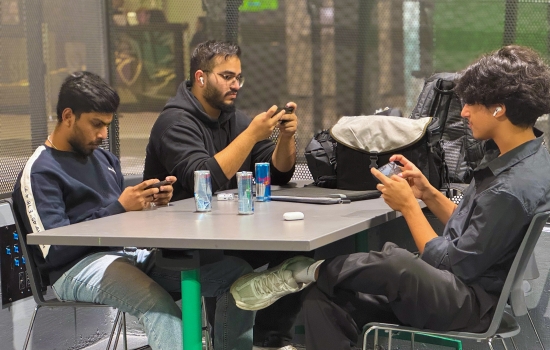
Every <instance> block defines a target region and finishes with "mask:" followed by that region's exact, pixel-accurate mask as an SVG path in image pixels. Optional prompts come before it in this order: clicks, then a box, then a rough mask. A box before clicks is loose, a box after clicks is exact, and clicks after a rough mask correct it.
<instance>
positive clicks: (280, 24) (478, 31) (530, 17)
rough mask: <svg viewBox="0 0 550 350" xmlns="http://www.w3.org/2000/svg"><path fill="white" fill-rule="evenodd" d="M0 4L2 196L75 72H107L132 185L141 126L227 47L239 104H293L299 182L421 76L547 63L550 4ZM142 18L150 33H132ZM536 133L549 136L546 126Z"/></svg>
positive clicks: (256, 108) (176, 0)
mask: <svg viewBox="0 0 550 350" xmlns="http://www.w3.org/2000/svg"><path fill="white" fill-rule="evenodd" d="M13 3H15V4H16V6H15V7H17V11H15V14H14V12H13V11H14V10H12V6H13V5H12V4H13ZM0 4H1V5H2V6H0V13H1V16H2V17H1V18H2V20H1V21H0V145H1V147H0V157H1V159H2V163H1V166H0V169H1V170H0V186H2V187H0V192H5V191H9V190H11V186H12V185H13V178H14V176H15V174H16V173H17V172H18V171H19V170H20V168H21V166H22V164H23V162H24V160H25V159H24V158H26V157H28V156H29V155H30V154H31V152H32V150H33V149H34V147H35V146H36V144H37V143H41V142H43V140H44V138H45V136H46V134H47V131H48V130H51V128H52V127H53V125H54V124H55V119H52V121H50V120H49V119H48V115H50V114H52V112H51V111H52V110H53V109H52V106H54V101H55V100H56V96H55V95H56V93H57V89H58V88H59V84H60V81H61V79H62V77H63V76H64V75H65V74H66V73H67V72H68V71H70V70H76V69H77V68H80V67H81V66H82V65H85V66H86V68H87V69H89V70H92V71H95V72H96V73H99V74H100V75H102V76H106V75H107V71H106V70H105V68H104V67H105V65H106V61H108V63H109V72H110V81H111V83H112V84H113V86H115V88H117V91H118V92H119V94H120V95H121V98H122V101H123V103H122V105H121V108H120V113H119V122H120V129H119V131H120V132H119V137H120V139H119V140H113V141H115V142H114V145H115V146H119V147H120V157H121V163H122V167H123V172H124V173H125V174H141V172H142V171H143V161H144V157H145V146H146V145H147V142H148V137H149V132H150V129H151V126H152V124H153V123H154V121H155V119H156V118H157V116H158V114H159V113H160V111H161V108H162V105H163V104H164V102H165V101H166V100H167V99H168V98H169V97H170V96H172V95H174V93H175V89H176V86H177V85H178V84H179V83H180V82H181V81H182V80H183V79H185V78H187V77H188V75H189V72H188V70H189V54H190V49H192V45H191V44H192V43H193V44H194V43H195V42H196V41H197V40H199V41H202V40H206V39H224V40H225V39H227V40H235V41H237V42H238V43H239V45H240V46H241V47H242V50H243V55H242V66H243V74H244V75H246V84H245V85H244V87H243V88H242V89H241V91H240V93H239V98H238V100H237V101H238V102H237V103H238V107H239V108H241V109H242V110H244V111H245V112H246V113H248V114H249V115H250V116H255V115H256V114H258V113H259V112H262V111H265V110H266V109H268V108H269V107H270V106H272V105H274V104H276V105H282V104H284V103H286V102H288V101H295V102H296V103H297V104H298V110H297V115H298V117H299V130H298V133H297V137H296V142H297V147H298V163H299V164H298V167H297V170H296V174H295V177H296V178H309V177H310V174H309V171H308V170H307V166H306V165H305V159H304V156H303V151H304V148H305V146H306V145H307V143H308V142H309V140H310V139H311V137H313V134H314V133H315V131H318V130H320V129H323V128H328V127H330V126H331V125H333V124H334V123H335V122H336V121H337V120H338V118H340V117H341V116H344V115H360V114H372V113H373V112H374V111H375V110H376V109H378V108H383V107H386V106H390V107H397V108H400V109H401V110H402V111H403V114H404V115H408V114H409V112H410V110H411V109H412V108H413V106H414V105H415V103H416V99H417V97H418V94H419V92H420V90H421V88H422V85H423V80H424V78H426V77H428V76H430V75H431V74H432V73H434V72H442V71H457V70H460V69H462V68H464V67H466V66H467V65H468V64H469V63H470V62H471V61H473V60H474V59H475V58H477V57H478V56H479V55H481V54H482V53H484V52H487V51H490V50H494V49H497V48H498V47H500V46H501V45H502V44H508V43H518V44H522V45H527V46H531V47H533V48H534V49H536V50H537V51H538V52H540V53H541V54H542V55H543V56H545V57H548V53H549V38H548V36H549V33H548V28H549V27H550V26H549V23H548V17H547V14H548V13H549V11H550V10H549V6H550V5H549V4H548V2H547V1H535V0H533V1H524V0H522V1H519V0H507V1H506V0H483V1H479V0H437V1H436V0H363V1H359V0H292V1H291V0H278V1H277V0H261V1H249V0H242V1H241V0H202V1H200V2H199V1H192V2H191V1H180V0H139V1H138V0H126V1H125V2H124V1H120V0H113V1H108V2H107V8H108V11H106V13H105V14H104V15H102V14H101V6H102V5H103V4H102V3H100V2H93V1H85V0H78V1H69V0H44V1H39V0H25V1H24V0H0ZM30 5H32V6H30ZM140 8H141V12H143V11H145V10H147V11H149V12H148V13H147V11H146V12H145V14H146V15H148V21H149V24H146V25H139V24H138V23H139V21H140V20H142V19H143V18H147V16H145V17H142V16H141V14H140V11H138V10H140ZM37 9H40V11H38V10H37ZM199 17H200V18H201V20H200V21H201V23H203V24H201V25H197V22H199ZM27 19H29V20H27ZM54 19H55V20H54ZM36 23H38V25H37V24H36ZM40 23H44V24H43V25H42V24H40ZM132 24H136V25H132ZM200 27H202V28H203V29H204V30H203V31H200V30H199V28H200ZM197 32H198V34H197ZM105 37H107V38H108V42H109V45H107V46H106V45H105V44H106V43H105V40H104V38H105ZM26 39H28V40H26ZM37 43H40V44H41V45H42V47H40V45H38V44H37ZM104 47H108V48H109V50H104ZM6 48H9V49H6ZM28 52H31V53H32V54H28ZM29 67H30V69H29ZM41 67H45V68H41ZM41 69H42V70H41ZM46 71H47V72H48V73H47V74H46ZM42 77H43V78H42ZM42 81H43V82H42ZM41 86H43V88H40V87H41ZM29 96H30V98H29ZM29 101H32V104H31V103H30V102H29ZM537 126H538V127H539V128H541V129H542V130H543V131H548V130H549V127H548V118H541V120H540V121H539V122H538V123H537ZM116 141H119V143H118V144H117V142H116ZM547 143H548V142H547ZM111 146H113V145H111Z"/></svg>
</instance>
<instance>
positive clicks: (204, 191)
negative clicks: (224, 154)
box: [194, 170, 212, 212]
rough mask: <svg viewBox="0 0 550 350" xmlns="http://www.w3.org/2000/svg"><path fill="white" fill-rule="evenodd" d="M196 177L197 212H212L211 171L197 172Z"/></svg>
mask: <svg viewBox="0 0 550 350" xmlns="http://www.w3.org/2000/svg"><path fill="white" fill-rule="evenodd" d="M194 175H195V184H194V187H195V189H194V190H195V191H194V192H195V206H196V208H197V211H200V212H204V211H211V210H212V181H211V179H210V171H209V170H197V171H195V173H194Z"/></svg>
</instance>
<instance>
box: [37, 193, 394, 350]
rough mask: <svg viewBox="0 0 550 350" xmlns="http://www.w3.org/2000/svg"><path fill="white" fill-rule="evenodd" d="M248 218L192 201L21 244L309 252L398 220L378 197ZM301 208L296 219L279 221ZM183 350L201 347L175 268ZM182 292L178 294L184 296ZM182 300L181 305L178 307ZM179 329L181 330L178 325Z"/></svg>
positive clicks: (190, 288)
mask: <svg viewBox="0 0 550 350" xmlns="http://www.w3.org/2000/svg"><path fill="white" fill-rule="evenodd" d="M254 204H255V206H254V214H253V215H238V214H237V206H238V203H237V202H236V201H216V200H215V199H214V201H213V205H212V211H211V212H207V213H198V212H196V211H195V203H194V200H193V199H191V198H190V199H186V200H182V201H178V202H174V203H171V204H170V206H167V207H161V208H156V209H154V210H144V211H134V212H128V213H124V214H121V215H113V216H109V217H106V218H101V219H96V220H92V221H85V222H80V223H78V224H74V225H70V226H64V227H59V228H55V229H51V230H46V231H43V232H40V233H33V234H29V235H28V236H27V242H28V244H47V245H79V246H138V247H157V248H170V249H174V248H183V249H239V250H282V251H310V250H314V249H316V248H319V247H322V246H325V245H327V244H330V243H333V242H336V241H338V240H340V239H342V238H345V237H348V236H351V235H353V234H356V233H358V232H361V231H364V230H366V229H369V228H371V227H374V226H376V225H379V224H382V223H385V222H387V221H389V220H392V219H395V218H397V217H399V216H400V213H398V212H395V211H394V210H393V209H391V208H390V207H389V206H388V205H387V204H385V203H384V200H383V199H381V198H378V199H371V200H367V201H358V202H352V203H349V204H332V205H317V204H303V203H291V202H275V201H272V202H255V203H254ZM289 211H301V212H303V213H304V215H305V218H304V220H299V221H284V220H283V213H285V212H289ZM181 277H182V296H183V294H185V298H182V332H183V339H184V343H183V346H184V349H185V350H190V349H191V350H200V349H202V336H201V319H200V316H201V313H200V282H199V279H198V271H197V270H191V271H182V275H181ZM184 290H185V293H184ZM183 301H185V302H183ZM184 325H185V326H184Z"/></svg>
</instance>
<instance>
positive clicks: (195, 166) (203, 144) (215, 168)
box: [143, 81, 294, 201]
mask: <svg viewBox="0 0 550 350" xmlns="http://www.w3.org/2000/svg"><path fill="white" fill-rule="evenodd" d="M250 122H251V119H250V118H249V117H248V116H247V115H246V114H244V113H243V112H241V111H239V110H237V111H236V112H231V113H226V112H222V113H221V114H220V117H219V118H218V119H217V120H215V119H212V118H210V117H209V116H208V114H206V112H205V111H204V109H203V108H202V105H201V104H200V102H199V101H198V100H197V98H196V97H195V96H194V95H193V94H192V93H191V85H190V82H189V81H185V82H183V83H181V84H180V86H179V87H178V91H177V93H176V96H174V97H172V98H171V99H170V100H168V102H167V103H166V106H164V109H163V111H162V113H161V114H160V115H159V117H158V119H157V120H156V122H155V124H154V125H153V129H152V130H151V135H150V136H149V144H148V145H147V150H146V156H145V170H144V172H143V178H144V179H152V178H157V179H160V180H163V179H164V178H165V177H166V176H168V175H173V176H176V177H177V178H178V182H177V183H176V184H174V195H173V196H172V200H173V201H175V200H180V199H185V198H190V197H193V181H194V178H193V173H194V172H195V171H196V170H210V176H211V178H212V192H213V193H214V192H216V191H218V190H225V189H230V188H237V180H236V178H235V176H233V178H231V179H228V178H227V177H226V176H225V174H224V173H223V171H222V169H221V168H220V165H219V164H218V162H217V161H216V159H215V158H214V155H215V154H216V153H218V152H220V151H222V150H223V149H224V148H225V147H227V145H229V144H230V143H231V142H232V141H233V140H234V139H235V138H236V137H237V136H239V134H240V133H242V132H243V131H244V130H245V129H246V128H247V127H248V125H249V124H250ZM274 150H275V143H274V142H273V141H271V140H269V139H267V140H263V141H260V142H258V143H256V145H255V146H254V148H253V149H252V152H250V154H249V155H248V157H246V160H245V161H244V163H243V165H242V166H241V167H240V170H239V171H252V172H253V171H254V164H255V163H260V162H269V163H271V164H270V166H271V183H272V184H274V185H283V184H286V183H287V182H288V181H290V178H291V177H292V174H293V173H294V167H293V168H292V169H291V170H290V171H288V172H284V173H283V172H280V171H278V170H277V169H276V168H275V167H274V166H273V163H272V162H271V156H272V155H273V151H274Z"/></svg>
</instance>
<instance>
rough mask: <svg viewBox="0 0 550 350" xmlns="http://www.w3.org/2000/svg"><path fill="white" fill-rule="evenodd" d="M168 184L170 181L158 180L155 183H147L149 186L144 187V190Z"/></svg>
mask: <svg viewBox="0 0 550 350" xmlns="http://www.w3.org/2000/svg"><path fill="white" fill-rule="evenodd" d="M170 184H172V182H170V181H166V180H164V181H159V182H157V183H154V184H152V185H149V186H147V187H145V188H144V190H148V189H150V188H160V187H161V186H166V185H170Z"/></svg>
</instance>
